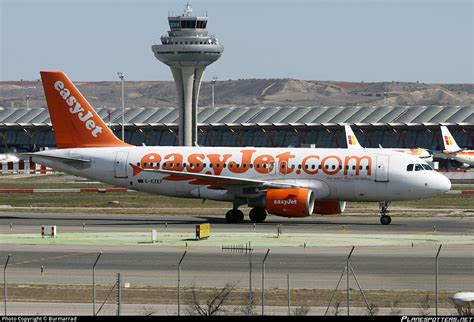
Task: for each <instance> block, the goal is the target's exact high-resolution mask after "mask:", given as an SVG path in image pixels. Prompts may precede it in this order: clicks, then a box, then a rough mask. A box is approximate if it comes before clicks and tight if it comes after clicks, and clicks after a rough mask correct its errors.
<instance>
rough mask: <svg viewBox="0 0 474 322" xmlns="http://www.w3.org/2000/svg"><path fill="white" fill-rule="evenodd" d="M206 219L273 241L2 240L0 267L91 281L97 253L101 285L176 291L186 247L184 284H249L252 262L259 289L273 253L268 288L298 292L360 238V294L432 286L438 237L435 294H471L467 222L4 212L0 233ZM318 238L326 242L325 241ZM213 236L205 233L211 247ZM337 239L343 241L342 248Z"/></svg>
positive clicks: (473, 257) (330, 280) (140, 228)
mask: <svg viewBox="0 0 474 322" xmlns="http://www.w3.org/2000/svg"><path fill="white" fill-rule="evenodd" d="M202 222H210V223H211V226H212V233H211V234H216V235H217V234H220V235H219V236H221V235H229V236H233V237H232V238H233V239H232V240H235V243H239V244H245V243H246V242H247V240H245V238H246V236H249V235H250V234H254V235H256V236H258V235H264V236H267V235H268V234H272V235H271V236H270V237H269V238H268V239H269V240H271V242H272V244H271V246H268V245H266V244H259V243H258V242H257V243H254V242H253V243H252V245H251V247H252V248H253V252H252V256H251V257H249V256H248V254H247V255H246V254H245V253H229V252H224V251H223V250H222V246H224V245H222V244H219V242H215V243H214V244H212V243H208V244H205V243H202V244H198V243H196V242H192V241H191V239H190V241H189V245H190V246H189V247H188V248H187V249H186V248H185V240H183V239H181V242H180V244H179V245H167V244H165V243H164V244H160V243H157V244H151V243H149V242H147V243H145V242H138V243H134V244H133V243H132V244H120V245H114V244H107V243H104V242H101V241H99V239H100V238H99V237H97V240H91V241H90V242H88V243H83V244H79V243H77V244H74V243H72V244H67V245H65V244H61V240H60V239H59V238H58V239H57V241H54V240H53V241H52V242H51V243H49V244H34V243H33V244H22V243H3V244H2V245H1V246H2V247H1V252H0V263H2V262H4V261H5V259H6V256H7V253H11V254H12V259H11V263H10V266H9V281H10V283H20V284H21V283H31V284H35V283H62V284H76V283H77V284H89V283H90V281H91V268H92V264H93V263H94V261H95V259H96V257H97V254H98V252H103V255H102V257H101V258H100V262H99V264H98V266H97V269H96V276H97V281H98V283H99V284H109V283H112V284H113V281H114V278H115V274H116V273H117V272H121V273H122V274H123V276H124V280H125V282H129V283H131V284H132V285H155V286H156V285H159V286H175V285H176V274H177V264H178V262H179V260H180V258H181V256H182V254H183V253H184V251H185V250H187V255H186V257H185V259H184V260H183V264H182V285H183V286H190V285H192V284H193V283H195V284H197V285H199V286H216V287H218V286H223V285H224V284H225V283H226V282H230V281H239V285H240V286H242V287H245V286H246V285H248V284H249V267H250V260H251V261H252V271H253V277H252V280H253V282H254V283H258V281H259V278H260V274H261V273H260V271H261V268H262V259H263V257H264V255H265V253H266V251H267V249H268V248H270V249H271V250H270V254H269V257H268V259H267V262H266V285H267V286H268V287H280V288H284V287H285V285H286V275H287V274H290V275H291V276H292V285H293V287H295V288H334V287H335V285H336V283H337V281H338V279H339V277H340V275H341V273H342V271H343V269H344V267H345V264H346V258H347V254H348V252H349V250H350V248H351V241H354V243H355V241H357V240H359V241H360V240H362V242H364V243H363V244H362V245H363V246H357V247H356V249H355V251H354V253H353V255H352V258H351V263H352V264H351V265H352V267H353V269H354V271H355V272H356V276H357V278H358V280H359V282H360V283H361V285H362V286H363V287H364V288H368V289H413V290H425V289H429V290H432V289H433V287H434V280H435V277H434V269H435V266H434V265H435V259H434V256H435V254H436V251H437V249H438V244H439V243H438V242H437V241H438V239H439V240H445V241H446V242H447V243H446V244H445V245H443V248H442V252H441V255H440V258H439V287H440V290H452V291H460V290H463V291H469V290H472V289H473V287H474V285H473V282H472V281H474V247H473V245H474V243H473V242H472V235H473V234H472V233H473V218H471V217H464V218H461V217H424V218H409V217H399V218H396V217H394V220H393V221H392V224H391V225H388V226H382V225H380V224H379V223H378V218H377V217H376V216H371V217H360V216H357V217H353V216H347V217H345V216H338V217H312V218H305V219H302V220H300V219H298V220H294V219H293V220H290V219H286V218H279V217H269V218H268V221H267V222H266V223H263V224H257V225H256V226H254V225H253V224H252V223H249V222H246V223H243V224H226V223H224V219H223V218H220V217H199V216H195V217H192V216H181V215H180V216H178V215H176V216H157V215H146V216H144V215H107V214H87V215H86V214H77V215H74V214H68V215H65V214H33V213H5V212H4V213H2V214H1V219H0V227H1V231H0V235H1V236H4V237H5V236H7V237H8V235H11V234H33V233H35V234H39V229H40V228H39V227H40V226H41V225H42V224H49V225H51V224H52V225H57V226H58V231H59V234H74V233H80V232H82V234H96V236H101V234H107V233H109V234H111V233H112V232H115V233H120V232H122V233H124V234H125V233H130V234H131V233H135V234H139V233H142V234H146V235H147V236H148V234H149V232H150V230H151V229H158V234H160V233H161V234H162V235H163V234H164V232H165V231H166V232H169V233H170V234H177V233H179V232H183V231H186V232H188V233H189V234H190V236H192V234H193V231H194V226H195V225H196V224H197V223H202ZM10 223H12V225H13V228H12V230H10ZM83 223H84V224H85V227H83ZM278 224H281V225H282V226H281V227H282V232H283V233H282V235H281V239H278V238H276V237H275V236H273V235H274V234H276V227H277V225H278ZM343 226H344V230H343V229H342V227H343ZM433 226H435V229H434V230H435V231H434V230H433ZM343 232H345V233H343ZM265 234H267V235H265ZM375 235H377V236H382V238H380V239H378V240H380V244H377V243H375V244H370V243H372V242H367V240H368V239H370V238H373V236H375ZM239 236H240V237H239ZM301 236H305V238H308V239H307V243H308V244H307V247H303V244H302V243H301V244H299V243H296V244H294V243H293V244H292V241H293V239H296V238H299V237H301ZM321 236H326V237H327V238H329V239H326V240H325V242H324V243H323V242H322V237H321ZM384 236H385V237H386V238H383V237H384ZM388 236H391V237H390V238H392V239H394V240H399V241H400V243H398V244H387V245H386V246H382V244H383V242H385V240H384V239H390V238H389V237H388ZM419 236H421V237H419ZM283 237H284V238H286V239H284V238H283ZM215 238H216V239H217V238H218V237H215ZM219 238H222V237H219ZM397 238H398V239H397ZM410 238H411V239H410ZM416 238H422V239H423V240H425V242H424V243H418V242H415V243H412V242H411V240H417V239H416ZM13 239H14V238H13ZM51 240H52V239H51ZM212 240H213V239H212V235H211V238H210V239H209V242H210V241H212ZM338 240H344V241H346V243H345V244H339V245H338V244H337V241H338ZM450 240H453V241H459V240H463V241H464V243H459V242H452V243H449V242H448V241H450ZM466 240H467V242H466ZM285 241H287V242H285ZM331 241H334V245H331ZM41 266H43V274H41ZM351 283H354V282H353V281H352V282H351ZM257 285H258V284H257ZM354 287H355V284H354Z"/></svg>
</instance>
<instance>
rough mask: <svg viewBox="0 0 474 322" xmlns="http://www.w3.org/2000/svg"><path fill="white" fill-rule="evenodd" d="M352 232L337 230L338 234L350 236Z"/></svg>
mask: <svg viewBox="0 0 474 322" xmlns="http://www.w3.org/2000/svg"><path fill="white" fill-rule="evenodd" d="M351 232H352V230H346V229H341V230H337V231H336V234H350V233H351Z"/></svg>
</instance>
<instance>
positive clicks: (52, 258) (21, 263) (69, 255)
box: [11, 252, 97, 265]
mask: <svg viewBox="0 0 474 322" xmlns="http://www.w3.org/2000/svg"><path fill="white" fill-rule="evenodd" d="M91 253H97V252H79V253H72V254H66V255H61V256H55V257H46V258H39V259H32V260H28V261H22V262H14V263H12V264H11V265H23V264H30V263H34V262H42V261H48V260H55V259H61V258H66V257H71V256H77V255H84V254H91Z"/></svg>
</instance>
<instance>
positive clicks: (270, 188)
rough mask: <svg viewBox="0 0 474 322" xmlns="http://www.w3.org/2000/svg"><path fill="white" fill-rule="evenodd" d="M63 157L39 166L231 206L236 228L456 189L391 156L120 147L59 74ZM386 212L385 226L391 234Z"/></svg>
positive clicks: (56, 122) (414, 161)
mask: <svg viewBox="0 0 474 322" xmlns="http://www.w3.org/2000/svg"><path fill="white" fill-rule="evenodd" d="M41 78H42V81H43V87H44V91H45V95H46V100H47V103H48V109H49V113H50V116H51V122H52V125H53V130H54V135H55V138H56V145H57V148H58V149H57V150H49V151H43V152H37V153H30V154H27V155H28V156H31V157H32V159H33V161H35V162H37V163H40V164H43V165H46V166H49V167H52V168H54V169H58V170H61V171H64V172H66V173H70V174H73V175H77V176H81V177H86V178H89V179H92V180H97V181H102V182H106V183H109V184H113V185H117V186H121V187H126V188H130V189H134V190H138V191H144V192H149V193H154V194H160V195H166V196H172V197H183V198H201V199H212V200H221V201H228V202H232V204H233V207H232V209H231V210H229V211H228V212H227V214H226V219H227V221H228V222H233V223H237V222H242V221H243V218H244V214H243V213H242V211H240V210H239V209H238V208H239V207H240V206H241V205H245V204H247V205H249V206H250V207H252V210H251V211H250V213H249V217H250V220H251V221H252V222H262V221H264V220H265V218H266V216H267V213H270V214H273V215H277V216H283V217H306V216H310V215H311V214H313V213H317V214H338V213H341V212H343V211H344V208H345V204H346V201H378V202H380V201H383V202H384V204H385V205H387V206H388V202H390V201H392V200H413V199H420V198H428V197H434V196H437V195H440V194H443V193H445V192H447V191H448V190H449V189H450V188H451V182H450V181H449V180H448V179H447V178H446V177H445V176H443V175H442V174H439V173H437V172H435V171H432V168H431V167H430V166H429V165H428V164H427V163H426V162H425V161H422V160H420V159H418V158H416V157H413V156H410V155H406V154H403V153H399V152H394V151H390V150H387V149H358V150H350V149H314V148H256V147H179V146H154V147H150V146H132V145H129V144H127V143H125V142H123V141H121V140H119V139H118V138H117V137H116V136H115V135H114V134H113V132H112V131H111V130H110V129H109V128H108V127H107V125H106V124H105V123H104V121H103V120H102V119H101V118H100V117H99V116H98V115H97V113H96V112H95V111H94V109H93V108H92V107H91V106H90V105H89V103H88V102H87V101H86V99H85V98H84V97H83V96H82V95H81V93H80V92H79V91H78V90H77V88H76V87H75V86H74V85H73V84H72V82H71V81H70V80H69V79H68V78H67V77H66V75H65V74H64V73H63V72H60V71H44V72H41ZM386 208H387V207H385V209H382V211H381V220H380V221H381V223H382V224H389V223H390V222H391V218H390V216H388V215H387V212H388V210H387V209H386Z"/></svg>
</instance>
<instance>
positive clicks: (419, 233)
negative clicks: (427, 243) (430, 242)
mask: <svg viewBox="0 0 474 322" xmlns="http://www.w3.org/2000/svg"><path fill="white" fill-rule="evenodd" d="M416 234H417V235H433V234H436V232H435V231H432V230H429V231H420V232H418V233H416Z"/></svg>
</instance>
